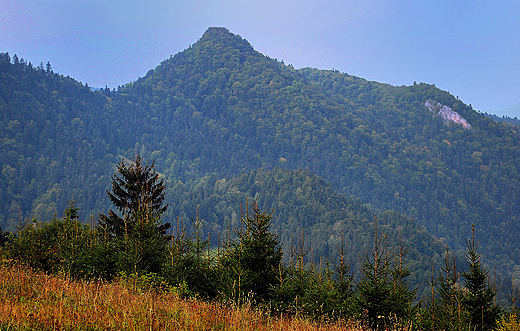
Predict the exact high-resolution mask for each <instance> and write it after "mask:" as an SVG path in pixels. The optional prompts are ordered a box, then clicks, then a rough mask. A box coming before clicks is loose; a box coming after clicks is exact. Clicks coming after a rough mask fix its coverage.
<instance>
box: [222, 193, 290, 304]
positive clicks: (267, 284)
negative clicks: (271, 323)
mask: <svg viewBox="0 0 520 331" xmlns="http://www.w3.org/2000/svg"><path fill="white" fill-rule="evenodd" d="M252 209H253V214H252V215H249V213H246V215H243V216H242V224H243V226H244V227H245V229H244V228H242V230H243V231H237V232H236V234H237V240H235V241H234V242H232V243H231V244H230V247H229V249H228V250H227V252H226V253H225V255H224V256H223V257H222V258H221V265H222V267H223V269H224V270H223V271H224V273H225V274H227V275H228V277H227V279H226V280H225V281H224V282H225V287H227V288H225V289H224V292H227V293H228V296H229V295H231V296H232V297H233V298H234V299H242V298H244V297H246V296H252V297H253V299H254V300H255V301H256V302H257V303H260V302H264V301H268V300H270V299H271V297H272V294H273V287H274V286H277V285H279V282H280V279H279V272H278V268H279V267H280V264H281V262H282V250H281V247H280V240H279V238H278V236H277V235H275V234H273V233H272V232H271V226H272V223H273V220H272V214H271V213H268V212H267V211H264V212H261V211H260V209H259V208H258V206H257V204H256V203H253V205H252Z"/></svg>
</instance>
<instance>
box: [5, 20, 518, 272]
mask: <svg viewBox="0 0 520 331" xmlns="http://www.w3.org/2000/svg"><path fill="white" fill-rule="evenodd" d="M0 75H1V81H0V112H1V114H2V116H1V117H0V120H1V121H2V123H1V128H0V139H1V145H0V146H1V150H0V153H1V156H0V158H1V165H2V174H1V177H0V178H1V179H0V186H1V193H0V194H1V195H2V196H1V206H0V222H1V225H2V227H3V228H7V229H10V230H13V229H14V228H15V227H16V224H17V223H18V219H19V212H21V214H22V216H24V217H29V216H31V215H34V216H36V217H37V218H42V219H48V218H50V217H51V216H52V214H53V213H54V212H58V213H60V212H61V211H62V210H63V209H64V208H65V203H66V201H67V199H74V200H76V201H77V206H79V207H80V208H82V209H81V210H80V214H81V215H82V218H83V219H87V218H88V215H90V214H93V215H96V214H97V213H99V212H103V211H104V210H106V208H107V205H108V201H107V200H108V199H107V198H106V193H105V189H106V188H107V187H108V185H109V184H110V176H111V175H112V174H113V172H114V166H115V164H116V163H117V162H119V161H120V160H121V157H125V158H132V157H133V156H134V155H135V154H137V153H139V154H140V155H142V156H143V157H145V158H148V159H155V160H156V168H157V170H158V171H159V172H160V173H161V174H163V175H164V176H165V178H166V181H167V199H168V201H167V202H168V203H169V204H170V214H169V215H168V217H169V218H175V216H177V215H181V216H183V217H184V218H185V219H186V218H187V217H194V215H195V213H196V210H195V209H196V204H200V205H201V206H200V210H199V213H200V217H201V218H204V219H206V221H207V226H208V227H207V229H208V230H207V231H209V232H212V235H214V236H215V235H216V232H217V231H222V230H223V229H224V227H225V224H226V222H227V221H228V220H229V219H233V212H235V213H236V212H237V205H236V204H238V203H240V202H242V203H244V201H243V199H245V197H246V196H250V197H255V196H256V198H258V200H259V203H260V204H261V205H262V206H264V208H275V207H276V213H278V214H276V218H275V220H276V222H278V223H276V224H275V226H276V227H277V228H278V229H280V230H284V234H283V236H285V237H284V239H285V240H288V239H289V237H290V235H293V236H297V234H296V231H299V229H301V228H302V227H305V228H307V229H309V233H312V234H311V235H310V236H311V237H312V240H313V243H317V242H321V243H323V242H325V243H326V244H325V245H323V246H321V248H319V249H317V251H316V253H315V254H322V253H323V254H328V252H330V251H331V250H334V247H333V246H334V243H335V242H337V235H338V233H339V232H338V229H341V230H343V229H342V228H344V230H345V232H347V231H352V232H351V233H353V235H357V233H358V232H362V231H366V230H367V227H368V228H369V226H365V225H363V224H369V222H372V221H373V220H372V217H368V215H369V214H373V213H379V212H383V211H385V210H395V211H397V212H399V213H394V212H386V213H383V215H387V216H383V217H382V219H381V222H383V223H388V224H394V225H395V224H397V223H399V224H400V222H401V223H403V229H405V228H406V229H407V230H406V231H412V230H411V229H416V230H414V231H418V232H417V233H419V234H421V236H422V235H424V238H430V239H427V240H426V239H425V240H424V241H425V243H426V244H423V243H421V244H420V245H419V244H417V245H419V246H417V247H415V248H416V249H421V248H419V247H428V246H432V247H433V246H435V247H437V246H436V244H433V243H432V244H431V245H430V243H431V241H430V240H433V239H431V237H429V236H428V235H427V234H423V232H421V230H420V227H419V226H418V225H422V226H424V227H425V228H426V229H427V230H428V231H429V232H430V233H431V234H433V235H434V236H436V237H438V238H440V239H441V240H442V241H443V242H444V243H447V244H449V246H450V247H451V248H453V249H460V248H464V247H465V241H464V239H465V238H467V237H468V236H469V235H470V232H471V224H475V226H476V229H477V236H478V238H479V239H480V244H481V249H482V250H483V253H484V258H485V259H486V261H488V262H489V263H492V264H494V265H496V266H497V268H498V270H499V271H500V272H501V273H502V274H504V275H506V274H507V275H508V276H511V275H512V274H514V273H515V272H516V273H518V274H519V275H517V277H518V276H520V268H519V269H517V266H518V265H520V245H519V244H518V240H517V238H516V233H517V232H518V231H519V230H520V223H519V219H518V218H519V215H520V204H519V199H520V194H519V193H520V174H519V166H520V149H519V143H520V135H519V134H518V127H515V126H510V125H506V124H503V123H496V122H494V121H492V120H491V119H489V118H487V117H485V116H484V115H482V114H479V113H478V112H476V111H475V110H473V109H472V108H471V106H468V105H465V104H464V103H463V102H461V101H460V100H458V99H457V98H455V97H453V96H452V95H450V94H449V93H447V92H444V91H441V90H439V89H438V88H436V87H435V86H432V85H427V84H414V85H412V86H401V87H395V86H391V85H387V84H380V83H377V82H370V81H366V80H364V79H362V78H358V77H354V76H350V75H348V74H346V73H340V72H337V71H328V70H317V69H311V68H307V69H301V70H295V69H294V68H292V67H291V66H286V65H284V64H283V63H282V62H278V61H277V60H274V59H271V58H269V57H267V56H264V55H262V54H260V53H258V52H256V51H255V50H254V49H253V48H252V46H251V45H250V44H249V43H248V42H247V41H246V40H244V39H242V38H241V37H240V36H237V35H234V34H232V33H230V32H229V31H228V30H227V29H223V28H210V29H208V31H207V32H206V33H205V34H204V35H203V36H202V37H201V39H200V40H198V41H197V42H196V43H195V44H194V45H192V46H190V47H189V48H188V49H186V50H184V51H182V52H180V53H178V54H176V55H174V56H172V57H171V58H169V59H167V60H165V61H163V62H162V63H161V64H160V65H159V66H158V67H157V68H155V69H153V70H150V71H149V72H148V73H147V74H146V75H145V76H144V77H142V78H139V79H138V80H137V81H135V82H132V83H129V84H127V85H125V86H121V87H119V88H118V89H117V90H114V91H109V90H107V89H104V90H103V89H101V90H99V91H95V92H93V91H91V90H90V89H89V88H88V87H86V86H82V85H81V84H80V83H78V82H76V81H74V80H73V79H71V78H68V77H67V78H66V77H63V76H60V75H58V74H56V73H53V72H52V69H50V68H46V69H44V68H43V65H41V66H39V67H37V68H35V67H33V66H32V65H30V64H28V63H26V62H24V61H22V60H18V59H17V58H15V57H14V56H13V59H11V58H10V57H9V55H7V54H3V55H2V57H1V59H0ZM288 169H292V170H293V171H289V170H288ZM301 169H309V170H305V171H303V170H301ZM314 174H316V175H317V176H319V177H321V178H323V179H324V180H325V182H328V183H331V185H332V186H326V185H324V186H323V187H328V188H327V189H323V190H322V191H316V192H314V191H313V189H314V188H315V187H322V183H321V181H322V179H319V178H318V177H316V176H315V175H314ZM264 177H265V178H269V180H270V181H271V182H269V183H262V178H264ZM306 178H310V179H308V180H307V179H306ZM282 179H283V180H282ZM318 182H319V183H318ZM230 183H233V185H231V184H230ZM293 184H294V186H292V185H293ZM277 185H282V186H277ZM284 185H285V187H284ZM282 188H284V189H282ZM307 189H310V192H313V194H312V195H310V193H309V192H307V191H306V190H307ZM334 190H336V191H338V192H339V193H342V194H343V196H341V195H339V194H338V193H337V192H335V191H334ZM277 192H278V193H279V192H285V193H283V194H277ZM351 196H353V197H354V198H351ZM232 198H233V199H236V200H232ZM357 198H359V199H360V201H361V202H356V201H358V200H357ZM262 199H264V201H262ZM320 199H321V200H320ZM335 199H339V200H341V201H343V202H341V203H338V202H334V201H336V200H335ZM240 200H242V201H240ZM232 201H233V202H232ZM235 201H236V202H235ZM234 204H235V205H234ZM363 204H370V205H371V206H365V205H363ZM231 207H234V209H233V210H232V208H231ZM354 211H356V212H354ZM349 213H351V215H350V216H349ZM363 215H364V216H363ZM404 215H408V216H404ZM385 217H386V219H385ZM361 218H363V220H361ZM412 218H413V219H412ZM363 222H367V223H363ZM396 222H397V223H396ZM415 223H418V225H417V224H415ZM331 227H332V229H333V231H332V230H331ZM335 227H336V228H335ZM398 227H399V226H394V227H393V228H392V229H394V230H392V231H393V232H392V231H390V230H389V231H390V232H392V233H393V235H395V229H396V228H398ZM321 228H323V229H324V230H323V232H320V229H321ZM389 229H390V228H389ZM331 231H332V232H331ZM334 231H335V232H334ZM406 231H405V230H403V233H404V232H406ZM331 235H334V237H333V239H334V240H336V241H334V240H332V241H331V239H330V238H331V237H330V236H331ZM327 245H328V247H327ZM360 245H361V244H360ZM421 245H422V246H421ZM360 247H361V246H360ZM432 247H430V249H433V248H432ZM353 248H355V249H358V247H353ZM434 251H436V249H435V250H434ZM429 253H432V254H433V251H432V252H429ZM356 254H357V253H356ZM425 254H428V253H427V252H425Z"/></svg>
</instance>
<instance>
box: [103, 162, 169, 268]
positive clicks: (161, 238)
mask: <svg viewBox="0 0 520 331" xmlns="http://www.w3.org/2000/svg"><path fill="white" fill-rule="evenodd" d="M153 168H154V164H153V163H152V164H151V165H148V163H147V164H146V165H143V164H142V160H141V157H140V156H136V158H135V160H134V161H133V162H132V163H131V165H130V166H127V165H126V164H125V161H124V160H123V161H121V163H119V164H118V167H117V169H118V174H119V175H120V176H121V177H118V176H117V175H115V176H114V177H112V192H108V191H107V193H108V196H109V198H110V201H111V202H112V203H113V204H114V206H115V207H116V208H117V210H118V211H119V212H120V213H121V216H119V215H118V214H116V213H115V212H113V211H110V213H109V215H108V216H107V215H104V214H102V215H100V221H99V224H98V229H99V232H100V233H102V234H106V235H108V240H109V241H111V240H113V241H114V246H115V248H116V250H117V268H118V270H119V271H124V272H127V273H134V274H138V273H139V274H142V273H145V274H146V273H149V272H154V273H158V272H159V271H160V270H161V269H160V268H161V266H162V265H163V264H164V258H165V256H164V252H165V248H166V245H167V240H168V238H167V236H166V229H168V228H169V226H170V224H169V223H163V222H162V217H161V216H162V214H163V213H164V212H165V211H166V209H167V207H168V206H163V200H164V192H163V191H164V188H165V186H164V181H163V180H162V179H161V180H159V175H158V174H157V173H156V172H155V171H154V169H153Z"/></svg>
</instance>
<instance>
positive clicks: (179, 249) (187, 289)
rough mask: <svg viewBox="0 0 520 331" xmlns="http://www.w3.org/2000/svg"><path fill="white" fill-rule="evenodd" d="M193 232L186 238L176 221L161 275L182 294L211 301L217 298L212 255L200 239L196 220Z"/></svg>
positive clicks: (185, 230)
mask: <svg viewBox="0 0 520 331" xmlns="http://www.w3.org/2000/svg"><path fill="white" fill-rule="evenodd" d="M193 228H194V232H193V233H191V235H190V234H189V232H188V229H187V227H184V226H183V225H182V223H181V222H180V221H179V219H177V231H176V233H173V234H172V236H171V240H170V243H169V245H168V248H167V258H166V263H165V266H164V269H163V271H162V273H163V275H164V277H165V279H166V280H167V281H168V282H169V283H170V284H172V285H173V286H175V287H177V288H179V289H180V291H181V293H182V294H185V295H192V296H196V295H198V296H202V297H204V298H215V297H217V294H218V293H217V287H218V286H217V275H216V274H217V270H216V268H215V263H216V262H215V260H216V258H215V254H214V253H212V252H211V251H210V250H209V241H208V240H203V239H202V222H201V220H200V219H199V218H198V217H197V219H196V220H195V221H193Z"/></svg>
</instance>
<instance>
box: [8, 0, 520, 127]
mask: <svg viewBox="0 0 520 331" xmlns="http://www.w3.org/2000/svg"><path fill="white" fill-rule="evenodd" d="M210 26H222V27H226V28H228V29H229V30H230V31H231V32H232V33H235V34H239V35H240V36H242V37H243V38H245V39H247V40H248V41H249V42H250V43H251V44H252V45H253V47H254V48H255V49H256V50H257V51H259V52H261V53H263V54H265V55H268V56H270V57H273V58H277V59H278V60H283V61H284V62H285V63H286V64H293V66H294V67H295V68H301V67H316V68H320V69H332V68H335V69H338V70H340V71H341V72H346V73H348V74H351V75H355V76H359V77H363V78H366V79H369V80H375V81H379V82H385V83H390V84H392V85H411V84H413V82H414V81H416V82H417V83H420V82H426V83H430V84H435V85H436V86H437V87H439V88H441V89H443V90H447V91H449V92H450V93H452V94H453V95H455V96H459V98H460V99H461V100H462V101H464V102H465V103H467V104H472V105H473V108H475V109H477V110H497V109H499V108H504V107H507V106H512V105H518V108H517V109H518V110H517V111H516V112H514V111H512V110H510V111H506V110H501V111H497V113H500V114H506V115H509V116H518V117H520V3H519V1H518V0H501V1H490V0H489V1H488V0H474V1H460V0H450V1H446V0H413V1H412V0H399V1H397V0H341V1H339V0H298V1H295V0H288V1H283V0H276V1H275V0H262V1H256V0H255V1H253V0H230V1H224V0H189V1H187V0H173V1H172V0H168V1H164V0H147V1H141V0H125V1H121V0H103V1H101V0H2V4H1V5H0V52H9V53H10V54H11V55H14V54H17V55H18V57H20V58H24V59H26V60H28V61H30V62H32V63H33V64H34V65H38V64H39V63H40V62H43V63H44V64H46V63H47V61H50V62H51V64H52V67H53V69H54V71H56V72H58V73H60V74H63V75H65V76H67V75H68V76H71V77H73V78H75V79H77V80H79V81H81V82H83V83H88V84H89V85H90V86H94V87H105V85H108V86H109V87H111V88H114V87H117V86H118V85H120V84H125V83H128V82H130V81H134V80H136V79H137V78H138V77H142V76H144V75H145V74H146V72H147V71H148V70H149V69H152V68H155V67H156V66H157V65H158V64H159V63H160V62H161V61H162V60H164V59H166V58H168V57H169V56H170V55H171V54H175V53H177V52H179V51H182V50H183V49H186V48H187V47H188V46H189V45H190V44H194V43H195V42H196V41H197V40H198V39H199V38H200V37H201V36H202V34H203V33H204V31H205V30H206V29H207V28H208V27H210Z"/></svg>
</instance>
